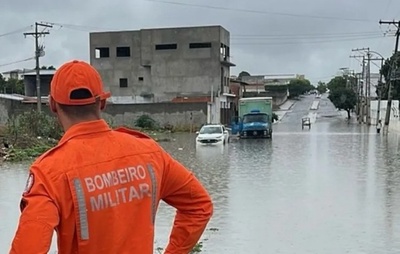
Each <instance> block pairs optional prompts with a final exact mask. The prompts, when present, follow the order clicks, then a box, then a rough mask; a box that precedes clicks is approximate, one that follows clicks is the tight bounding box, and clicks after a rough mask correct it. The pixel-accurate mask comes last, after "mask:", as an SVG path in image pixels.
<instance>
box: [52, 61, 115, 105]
mask: <svg viewBox="0 0 400 254" xmlns="http://www.w3.org/2000/svg"><path fill="white" fill-rule="evenodd" d="M77 89H87V90H88V91H89V92H90V93H91V94H92V97H90V98H85V99H73V98H71V93H72V92H73V91H74V90H77ZM50 95H51V97H52V99H53V100H55V101H56V102H57V103H60V104H64V105H87V104H92V103H95V102H96V101H97V100H105V99H107V98H109V97H110V96H111V93H109V92H105V91H104V90H103V82H102V81H101V77H100V74H99V73H98V72H97V70H96V69H95V68H93V67H92V66H91V65H90V64H88V63H86V62H83V61H78V60H74V61H71V62H68V63H65V64H63V65H62V66H61V67H60V68H59V69H58V70H57V71H56V73H55V74H54V77H53V79H52V81H51V85H50Z"/></svg>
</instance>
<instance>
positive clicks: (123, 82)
mask: <svg viewBox="0 0 400 254" xmlns="http://www.w3.org/2000/svg"><path fill="white" fill-rule="evenodd" d="M119 87H128V79H127V78H120V79H119Z"/></svg>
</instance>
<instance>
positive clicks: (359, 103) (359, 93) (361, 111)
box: [350, 50, 365, 124]
mask: <svg viewBox="0 0 400 254" xmlns="http://www.w3.org/2000/svg"><path fill="white" fill-rule="evenodd" d="M353 51H356V50H353ZM350 58H362V59H363V60H362V66H363V68H362V73H361V78H360V77H359V75H357V76H358V78H357V117H358V123H360V124H361V123H363V122H364V101H363V81H362V80H363V78H364V61H365V59H364V56H350Z"/></svg>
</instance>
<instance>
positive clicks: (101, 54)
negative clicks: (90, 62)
mask: <svg viewBox="0 0 400 254" xmlns="http://www.w3.org/2000/svg"><path fill="white" fill-rule="evenodd" d="M94 54H95V58H107V57H110V49H109V48H104V47H103V48H96V49H95V51H94Z"/></svg>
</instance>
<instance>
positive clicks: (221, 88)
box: [90, 26, 235, 122]
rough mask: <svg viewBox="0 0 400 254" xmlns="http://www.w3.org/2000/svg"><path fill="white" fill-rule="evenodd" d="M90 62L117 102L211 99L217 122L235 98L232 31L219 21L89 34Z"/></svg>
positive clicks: (213, 119) (114, 101)
mask: <svg viewBox="0 0 400 254" xmlns="http://www.w3.org/2000/svg"><path fill="white" fill-rule="evenodd" d="M90 63H91V65H93V66H94V67H95V68H96V69H97V70H98V71H99V73H100V75H101V76H102V78H103V81H104V85H105V86H106V88H107V89H108V90H109V91H111V93H112V98H111V99H110V100H111V101H112V102H113V103H157V102H166V101H175V102H177V101H179V102H184V101H193V100H196V101H198V100H203V101H212V104H213V105H214V106H213V108H212V110H211V111H212V112H214V113H213V114H214V116H213V117H212V120H210V121H214V122H219V121H221V117H220V113H218V112H220V108H229V107H230V106H229V105H230V103H231V100H230V99H229V98H234V95H232V94H231V93H230V91H229V77H230V67H232V66H235V65H234V64H233V63H232V62H231V61H230V34H229V32H228V31H227V30H226V29H224V28H223V27H221V26H204V27H181V28H159V29H141V30H136V31H113V32H95V33H90ZM211 95H212V97H213V99H212V100H211V99H205V98H204V97H210V96H211ZM214 97H215V98H214ZM191 98H193V99H191Z"/></svg>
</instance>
